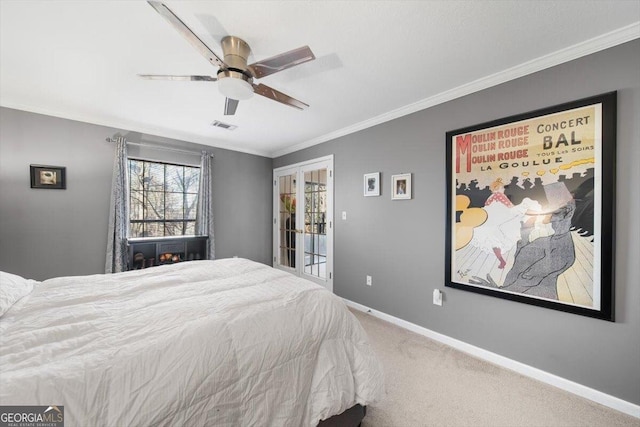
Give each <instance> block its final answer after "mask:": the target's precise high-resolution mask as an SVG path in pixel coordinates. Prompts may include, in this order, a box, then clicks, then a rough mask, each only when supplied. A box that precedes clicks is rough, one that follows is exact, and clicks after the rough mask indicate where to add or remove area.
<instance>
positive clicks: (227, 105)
mask: <svg viewBox="0 0 640 427" xmlns="http://www.w3.org/2000/svg"><path fill="white" fill-rule="evenodd" d="M238 102H239V101H238V100H237V99H231V98H227V100H226V101H225V102H224V115H225V116H233V115H234V114H235V113H236V108H238Z"/></svg>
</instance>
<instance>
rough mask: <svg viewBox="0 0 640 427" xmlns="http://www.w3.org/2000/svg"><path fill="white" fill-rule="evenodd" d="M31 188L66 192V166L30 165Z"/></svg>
mask: <svg viewBox="0 0 640 427" xmlns="http://www.w3.org/2000/svg"><path fill="white" fill-rule="evenodd" d="M29 168H30V172H31V173H30V175H31V188H44V189H47V190H64V189H66V188H67V176H66V175H67V172H66V169H67V168H66V167H64V166H46V165H30V166H29Z"/></svg>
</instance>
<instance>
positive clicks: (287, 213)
mask: <svg viewBox="0 0 640 427" xmlns="http://www.w3.org/2000/svg"><path fill="white" fill-rule="evenodd" d="M278 188H279V191H280V208H279V217H280V218H279V220H280V265H282V266H284V267H292V268H295V266H296V174H291V175H285V176H281V177H280V178H279V182H278Z"/></svg>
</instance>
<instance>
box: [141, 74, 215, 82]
mask: <svg viewBox="0 0 640 427" xmlns="http://www.w3.org/2000/svg"><path fill="white" fill-rule="evenodd" d="M138 77H141V78H143V79H147V80H179V81H192V82H215V81H218V79H217V78H215V77H211V76H170V75H166V74H138Z"/></svg>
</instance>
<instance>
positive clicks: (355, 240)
mask: <svg viewBox="0 0 640 427" xmlns="http://www.w3.org/2000/svg"><path fill="white" fill-rule="evenodd" d="M638 70H640V41H638V40H636V41H634V42H631V43H627V44H624V45H621V46H617V47H615V48H611V49H608V50H606V51H602V52H599V53H597V54H594V55H590V56H587V57H584V58H581V59H578V60H575V61H571V62H568V63H566V64H563V65H560V66H556V67H553V68H550V69H547V70H544V71H541V72H538V73H535V74H532V75H529V76H526V77H523V78H520V79H517V80H514V81H511V82H508V83H505V84H502V85H499V86H496V87H493V88H490V89H487V90H483V91H481V92H477V93H474V94H471V95H468V96H465V97H463V98H459V99H456V100H453V101H450V102H447V103H445V104H442V105H438V106H436V107H433V108H429V109H427V110H423V111H420V112H417V113H414V114H412V115H409V116H405V117H402V118H399V119H396V120H393V121H390V122H387V123H384V124H381V125H378V126H376V127H373V128H370V129H367V130H363V131H360V132H357V133H354V134H351V135H347V136H344V137H341V138H338V139H336V140H333V141H330V142H327V143H324V144H321V145H317V146H314V147H310V148H308V149H305V150H301V151H299V152H295V153H292V154H289V155H286V156H283V157H280V158H277V159H275V160H274V167H280V166H284V165H287V164H291V163H296V162H299V161H303V160H307V159H311V158H315V157H319V156H324V155H327V154H334V155H335V217H336V218H337V219H336V227H335V252H334V253H335V268H334V273H335V274H334V291H335V293H336V294H338V295H340V296H342V297H345V298H347V299H349V300H352V301H355V302H357V303H360V304H364V305H366V306H369V307H372V308H374V309H376V310H379V311H381V312H384V313H388V314H390V315H393V316H396V317H399V318H401V319H404V320H407V321H409V322H412V323H415V324H417V325H421V326H424V327H426V328H428V329H431V330H434V331H437V332H440V333H442V334H445V335H448V336H450V337H453V338H456V339H459V340H462V341H465V342H468V343H470V344H473V345H475V346H478V347H480V348H484V349H487V350H489V351H492V352H495V353H497V354H500V355H503V356H506V357H508V358H511V359H513V360H517V361H520V362H522V363H525V364H527V365H530V366H533V367H536V368H539V369H542V370H544V371H547V372H550V373H552V374H555V375H558V376H560V377H564V378H567V379H569V380H572V381H575V382H577V383H580V384H584V385H586V386H588V387H591V388H594V389H596V390H600V391H602V392H604V393H607V394H610V395H613V396H616V397H619V398H621V399H624V400H626V401H629V402H632V403H635V404H640V333H639V331H640V286H638V279H637V270H636V269H635V267H636V266H637V262H638V260H639V259H640V225H639V222H638V221H637V212H638V209H639V208H640V206H639V196H638V194H639V193H638V183H639V182H640V173H639V170H640V168H638V164H639V163H640V144H639V143H638V141H640V128H639V124H638V123H639V117H640V73H639V72H638ZM614 90H617V91H618V128H617V130H618V140H617V143H618V154H617V178H618V184H617V218H616V221H617V233H616V236H615V238H616V252H617V257H616V265H615V268H616V272H617V281H616V298H615V301H616V322H615V323H611V322H607V321H603V320H595V319H591V318H588V317H583V316H579V315H575V314H567V313H563V312H559V311H555V310H550V309H545V308H541V307H535V306H530V305H526V304H521V303H516V302H512V301H508V300H503V299H498V298H494V297H489V296H484V295H478V294H475V293H470V292H465V291H461V290H457V289H452V288H444V268H445V266H444V263H445V260H444V250H445V240H444V239H445V230H444V227H445V216H446V211H445V209H446V208H445V197H446V182H445V133H446V132H447V131H449V130H454V129H459V128H461V127H465V126H470V125H474V124H478V123H483V122H486V121H490V120H494V119H499V118H502V117H506V116H510V115H514V114H518V113H524V112H527V111H532V110H535V109H539V108H544V107H548V106H552V105H555V104H560V103H563V102H568V101H572V100H576V99H581V98H585V97H588V96H592V95H597V94H600V93H605V92H609V91H614ZM378 171H380V172H382V196H381V197H363V195H362V176H363V174H365V173H367V172H378ZM402 172H412V173H413V200H411V201H391V199H390V182H391V175H393V174H397V173H402ZM341 211H347V213H348V215H347V218H348V219H347V220H346V221H342V220H341V219H339V218H340V212H341ZM365 275H371V276H373V286H371V287H368V286H366V285H365ZM434 288H439V289H442V290H443V291H444V294H445V297H444V306H443V307H438V306H435V305H433V304H432V303H431V299H432V292H433V289H434ZM505 398H508V396H505Z"/></svg>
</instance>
